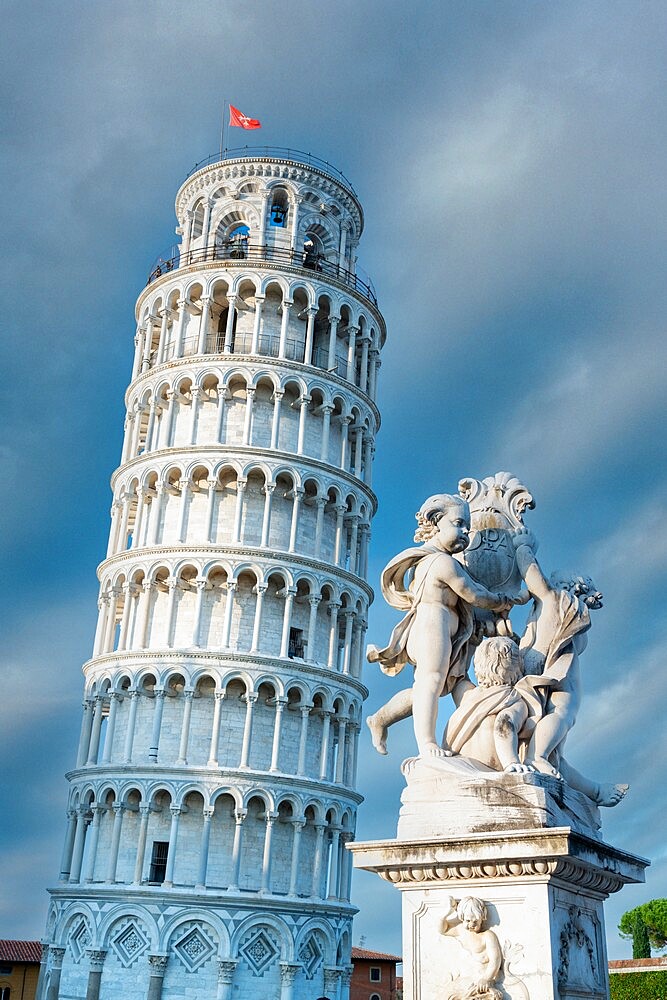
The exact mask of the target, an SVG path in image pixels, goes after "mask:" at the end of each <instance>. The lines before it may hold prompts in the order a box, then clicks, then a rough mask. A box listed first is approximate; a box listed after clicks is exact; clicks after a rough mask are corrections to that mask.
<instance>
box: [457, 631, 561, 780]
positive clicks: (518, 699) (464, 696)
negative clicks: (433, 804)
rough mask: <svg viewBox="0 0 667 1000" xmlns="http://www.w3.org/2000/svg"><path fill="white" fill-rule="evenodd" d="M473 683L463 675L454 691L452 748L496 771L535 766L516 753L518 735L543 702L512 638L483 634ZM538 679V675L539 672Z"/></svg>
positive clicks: (531, 769) (524, 768) (477, 653)
mask: <svg viewBox="0 0 667 1000" xmlns="http://www.w3.org/2000/svg"><path fill="white" fill-rule="evenodd" d="M475 675H476V677H477V684H478V685H479V686H475V685H474V684H473V683H472V681H471V680H469V679H468V678H467V677H466V678H465V679H464V680H462V681H459V683H458V684H457V686H456V689H455V690H454V692H453V695H454V699H455V700H456V701H457V708H456V711H455V712H454V713H453V714H452V716H451V718H450V719H449V722H448V723H447V728H446V729H445V743H446V744H447V746H448V747H450V749H451V750H453V751H454V753H458V754H462V755H463V756H464V757H472V758H473V759H474V760H478V761H481V762H482V763H483V764H486V765H487V767H492V768H493V769H494V770H498V771H508V772H514V773H518V774H521V773H525V772H526V771H533V770H534V768H533V767H532V766H531V765H530V764H524V763H522V761H521V759H520V756H519V738H520V736H521V735H522V731H523V728H524V726H525V724H526V722H527V720H528V719H529V717H532V716H535V715H538V717H539V715H541V710H542V703H541V700H540V698H539V696H538V695H537V694H536V693H535V691H534V690H533V689H532V685H531V681H532V680H534V678H525V677H524V669H523V659H522V656H521V651H520V650H519V647H518V646H517V644H516V642H514V640H513V639H508V638H505V637H502V638H501V637H494V638H491V639H485V640H484V641H483V642H482V643H481V645H480V646H479V647H478V648H477V649H476V651H475ZM540 680H541V678H540Z"/></svg>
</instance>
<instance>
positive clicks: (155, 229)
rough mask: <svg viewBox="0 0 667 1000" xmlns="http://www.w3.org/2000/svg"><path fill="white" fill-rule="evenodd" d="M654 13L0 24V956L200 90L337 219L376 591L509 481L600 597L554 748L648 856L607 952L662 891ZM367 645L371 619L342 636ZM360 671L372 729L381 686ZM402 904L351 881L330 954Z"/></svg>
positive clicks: (201, 118) (67, 17) (67, 697)
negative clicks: (574, 703) (369, 418)
mask: <svg viewBox="0 0 667 1000" xmlns="http://www.w3.org/2000/svg"><path fill="white" fill-rule="evenodd" d="M666 21H667V12H666V10H665V6H664V4H663V3H660V2H656V3H651V2H643V0H635V2H633V3H628V2H623V3H619V2H614V0H605V2H603V3H602V2H587V3H572V2H567V0H561V2H559V3H549V4H547V3H537V2H528V0H525V2H512V0H504V2H500V0H468V2H442V3H440V4H437V5H436V4H419V5H416V6H414V7H413V8H412V9H411V8H409V7H408V6H406V5H405V4H399V3H394V2H389V3H387V2H384V3H383V2H380V0H364V2H362V3H358V2H350V0H338V2H337V3H336V4H330V5H325V4H317V3H312V2H308V3H307V2H302V0H288V2H286V3H281V4H276V3H270V2H268V0H259V2H255V3H253V4H247V3H240V2H236V0H230V2H221V0H217V2H213V0H189V2H187V3H186V2H184V0H183V2H180V3H177V2H173V0H172V2H167V0H146V2H144V3H142V4H136V3H134V2H131V0H115V2H114V3H112V4H109V3H101V2H99V0H88V2H79V3H73V2H68V0H64V2H62V3H59V4H58V5H57V6H49V5H43V4H41V5H40V4H36V3H34V2H26V0H22V2H21V3H18V2H9V3H7V4H5V8H4V13H3V36H4V38H3V42H2V47H3V49H4V51H3V52H2V60H1V61H0V74H1V77H2V83H3V90H4V95H5V99H4V101H3V110H2V116H1V121H2V132H3V136H4V143H3V153H2V174H3V178H4V183H3V187H2V195H3V202H4V204H3V210H2V220H3V230H4V246H5V249H4V260H3V264H4V266H3V268H2V271H3V276H2V285H3V295H2V315H3V321H4V322H3V327H4V335H3V349H4V350H3V354H4V359H3V372H4V399H5V403H4V407H3V412H4V418H3V421H2V427H1V429H0V455H1V456H2V459H3V476H2V488H3V491H4V493H5V497H4V502H3V504H2V508H1V509H2V515H1V523H0V530H1V534H2V548H3V552H4V553H5V560H4V566H5V570H4V573H3V574H2V577H1V578H0V587H1V588H2V592H1V595H0V606H1V607H2V612H3V614H2V617H3V630H2V635H3V642H2V653H1V654H0V656H1V660H2V677H3V698H2V705H1V707H0V713H1V714H2V720H1V722H0V752H1V753H2V760H3V764H4V777H5V782H4V783H5V792H6V795H5V800H4V801H5V808H4V817H3V824H2V834H1V837H2V841H1V843H0V847H1V853H0V884H1V885H2V886H3V894H2V895H3V900H2V901H0V935H2V936H3V937H31V938H32V937H34V938H36V937H39V936H40V935H41V933H42V931H43V922H44V915H45V908H46V894H45V892H44V888H45V886H46V885H47V884H50V883H52V882H53V880H54V878H55V877H56V875H57V870H58V862H59V856H60V849H61V845H62V837H63V834H64V804H65V781H64V778H63V774H64V772H65V770H66V769H67V768H68V767H69V766H70V765H71V764H72V762H73V760H74V754H75V750H76V741H77V735H78V729H79V724H80V700H81V673H80V668H81V663H82V662H83V661H84V660H85V659H86V658H87V657H88V655H89V652H90V648H91V644H92V636H93V631H94V624H95V618H96V596H97V582H96V577H95V568H96V565H97V563H98V562H99V561H100V559H101V558H102V556H103V555H104V552H105V551H106V540H107V533H108V512H109V505H110V499H111V494H110V491H109V487H108V479H109V475H110V473H111V472H112V470H113V469H114V468H115V466H116V464H117V462H118V458H119V455H120V446H121V435H122V425H123V393H124V389H125V387H126V384H127V381H128V378H129V374H130V366H131V354H132V338H133V335H134V322H133V309H134V301H135V298H136V295H137V294H138V292H139V291H140V289H141V287H142V284H143V282H144V280H145V277H146V275H147V273H148V269H149V267H150V264H151V262H152V261H153V260H154V258H155V257H156V256H157V255H158V254H159V253H161V252H162V251H163V250H165V249H167V248H168V247H169V246H170V245H171V244H172V242H173V239H174V237H173V228H174V225H175V219H174V216H173V199H174V195H175V192H176V189H177V187H178V186H179V184H180V183H181V181H182V179H183V177H184V176H185V174H186V173H187V171H188V170H189V169H190V168H191V166H192V165H193V164H194V162H195V161H196V160H199V159H201V158H202V157H204V156H206V155H208V154H209V153H211V152H213V151H214V150H216V149H217V147H218V141H219V123H220V110H221V104H222V101H223V98H224V99H227V100H231V101H232V103H234V104H235V105H237V106H238V107H240V108H241V109H242V110H243V111H244V112H245V113H246V114H249V115H251V116H255V117H258V118H260V119H261V120H262V123H263V129H262V131H261V132H259V133H254V134H250V140H249V141H250V142H257V143H260V142H263V143H267V144H275V145H280V146H291V147H293V148H296V149H302V150H309V151H311V152H313V153H315V154H317V155H319V156H321V157H323V158H325V159H329V160H331V161H332V162H333V163H335V164H336V165H337V166H338V167H340V168H341V169H342V170H343V171H344V172H345V173H346V174H347V176H349V177H350V178H351V179H352V181H353V183H354V185H355V188H356V190H357V191H358V193H359V195H360V197H361V200H362V202H363V204H364V209H365V212H366V233H365V237H364V238H363V242H362V248H361V253H360V263H361V264H362V265H363V266H364V267H365V269H366V270H367V271H369V272H370V274H371V275H372V277H373V279H374V282H375V285H376V287H377V290H378V295H379V299H380V306H381V308H382V310H383V313H384V315H385V318H386V321H387V326H388V339H387V345H386V348H385V351H384V355H383V366H382V371H381V373H380V394H379V403H380V407H381V409H382V414H383V427H382V431H381V434H380V437H379V439H378V450H377V456H376V463H375V469H374V486H375V488H376V490H377V493H378V497H379V504H380V507H379V512H378V515H377V517H376V519H375V522H374V526H373V540H372V558H371V578H372V582H373V583H374V584H376V583H377V579H378V576H379V573H380V571H381V569H382V567H383V565H384V564H385V562H386V561H387V560H388V559H389V558H390V557H391V556H392V555H393V554H394V553H395V552H396V551H398V550H399V549H401V548H403V547H404V546H405V545H406V544H408V543H409V542H410V539H411V537H412V531H413V525H414V518H413V515H414V511H415V510H416V509H417V508H418V506H419V505H420V503H421V502H422V500H423V499H424V498H425V497H426V496H428V495H429V494H431V493H434V492H440V491H443V490H453V489H455V487H456V483H457V482H458V480H459V479H460V478H461V477H463V476H469V475H472V476H478V477H483V476H485V475H489V474H492V473H494V472H496V471H497V470H499V469H509V470H511V471H512V472H514V473H515V474H516V475H518V476H519V477H520V478H522V479H523V481H524V482H525V483H526V484H527V485H528V486H529V487H530V489H531V490H532V492H533V494H534V496H535V497H536V500H537V509H536V510H535V511H534V512H531V513H530V514H529V516H528V519H527V520H528V521H529V523H530V526H531V527H532V528H533V529H534V530H535V532H536V533H537V534H538V536H539V538H540V542H541V549H540V554H541V559H542V561H543V564H544V565H545V567H546V568H548V569H551V568H556V567H561V566H568V567H570V566H571V567H575V568H581V569H582V570H584V571H586V572H588V573H590V574H591V575H593V577H594V579H595V580H596V582H597V584H598V586H599V587H600V588H601V590H602V591H603V592H604V594H605V596H606V606H605V608H604V610H602V611H601V612H599V614H598V615H597V616H596V620H595V624H594V627H593V630H592V633H591V641H590V644H589V649H588V650H587V652H586V654H585V661H584V663H583V670H584V684H585V691H586V697H585V701H584V704H583V707H582V710H581V713H580V718H579V722H578V725H577V729H576V730H575V732H574V733H573V734H572V737H571V744H570V753H569V756H570V757H571V759H572V760H573V762H574V763H576V764H578V765H580V766H581V767H582V769H584V768H585V770H586V771H587V773H589V772H590V773H591V774H595V775H597V776H599V777H600V778H602V779H605V780H623V781H629V782H630V784H631V790H630V793H629V795H628V798H627V800H626V801H625V802H624V803H623V804H622V805H620V806H619V807H618V808H617V809H615V810H611V811H607V812H606V814H605V821H606V822H605V835H606V839H607V840H609V841H610V842H611V843H613V844H615V845H617V846H619V847H622V848H626V849H629V850H632V851H635V852H637V853H639V854H642V855H645V856H648V857H650V858H652V859H653V866H652V867H651V868H650V869H649V871H648V873H647V885H646V886H645V887H643V886H640V887H629V888H627V889H625V890H624V891H623V892H622V893H621V894H620V895H619V896H617V897H614V898H612V900H610V902H609V903H608V904H607V911H606V912H607V923H608V936H609V949H610V957H625V956H627V955H629V950H628V944H627V943H625V942H621V941H620V940H619V939H618V937H617V935H616V933H615V927H616V924H617V922H618V919H619V916H620V914H621V913H622V912H623V911H624V910H625V909H628V908H630V907H632V906H634V905H637V904H638V903H640V902H642V901H644V900H645V899H649V898H654V897H656V896H666V895H667V849H666V848H665V839H664V811H665V792H664V767H665V762H666V756H667V754H666V752H665V751H666V742H665V741H666V737H665V726H664V712H665V708H664V706H665V703H666V702H667V671H666V670H665V659H666V653H667V640H666V639H665V637H664V636H663V635H662V632H661V631H660V627H661V624H663V625H664V612H663V608H664V600H663V598H662V595H663V593H664V588H665V583H666V581H665V563H666V559H665V556H666V555H667V534H666V532H665V508H666V506H667V503H666V501H667V475H666V473H665V462H664V458H665V456H664V450H665V448H664V438H665V424H664V418H665V412H664V399H665V389H664V373H665V346H664V345H665V328H666V325H667V285H666V282H665V250H666V249H667V212H666V211H665V209H666V201H667V105H666V103H665V99H664V95H665V92H666V84H667V79H666V77H667V72H666V71H667V49H666V48H665V44H664V38H665V29H666V28H667V24H666ZM238 136H240V137H241V138H240V140H239V143H240V142H242V141H245V140H246V134H245V133H240V132H239V133H238ZM234 138H237V136H235V137H234ZM393 621H394V617H393V613H392V612H390V611H389V609H386V608H384V607H383V606H382V601H381V598H380V599H378V600H377V601H376V604H375V605H374V607H373V609H372V613H371V618H370V632H369V639H370V640H371V641H380V640H384V639H385V638H386V634H387V632H388V630H389V629H390V627H391V625H392V624H393ZM365 676H366V681H367V683H368V685H369V688H370V697H369V701H368V708H369V710H373V709H374V708H375V707H377V705H378V704H380V702H381V700H384V699H386V698H387V697H388V696H389V694H390V693H392V692H393V691H394V690H395V689H396V688H397V686H398V685H399V683H402V679H399V680H397V681H396V682H394V683H392V682H391V681H390V680H389V679H387V678H384V677H378V676H377V674H376V668H373V667H372V666H370V665H369V666H368V667H367V670H366V675H365ZM392 737H393V743H392V747H391V749H392V753H391V756H390V757H388V758H384V759H381V758H380V757H378V756H377V755H376V754H375V753H374V752H373V751H372V749H371V747H370V742H369V741H368V740H367V739H366V735H365V734H364V737H363V746H362V750H361V756H360V766H359V785H360V789H361V791H362V792H363V793H364V794H365V795H366V803H365V805H364V806H362V808H361V810H360V813H359V824H358V830H357V835H358V837H359V838H360V839H370V838H373V837H385V836H392V835H393V832H394V828H395V820H396V814H397V809H398V804H399V803H398V800H399V796H400V791H401V787H402V778H401V776H400V773H399V770H398V767H399V763H400V761H401V759H402V757H404V756H407V755H408V754H409V753H410V752H411V749H412V746H411V734H410V727H409V724H408V723H405V724H404V725H403V727H402V731H401V732H400V733H399V732H396V733H395V734H392ZM398 895H399V894H398V893H397V892H396V891H395V890H393V889H392V888H391V887H390V886H388V885H385V884H384V883H381V882H380V880H379V879H377V878H375V877H374V876H371V875H367V874H361V875H359V876H356V877H355V884H354V900H355V902H356V904H357V905H358V906H359V907H360V909H361V913H360V915H359V917H358V918H357V921H356V923H355V942H358V941H359V938H360V936H361V935H364V936H365V939H366V944H367V946H369V947H376V948H379V949H382V950H387V951H398V950H399V949H400V919H399V910H400V901H399V898H398Z"/></svg>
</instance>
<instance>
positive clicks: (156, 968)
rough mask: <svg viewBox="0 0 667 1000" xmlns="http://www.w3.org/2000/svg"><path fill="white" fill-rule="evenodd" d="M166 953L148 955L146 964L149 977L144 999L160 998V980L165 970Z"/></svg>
mask: <svg viewBox="0 0 667 1000" xmlns="http://www.w3.org/2000/svg"><path fill="white" fill-rule="evenodd" d="M168 961H169V956H168V955H149V956H148V966H149V969H150V979H149V980H148V993H147V994H146V1000H162V981H163V979H164V974H165V972H166V971H167V962H168Z"/></svg>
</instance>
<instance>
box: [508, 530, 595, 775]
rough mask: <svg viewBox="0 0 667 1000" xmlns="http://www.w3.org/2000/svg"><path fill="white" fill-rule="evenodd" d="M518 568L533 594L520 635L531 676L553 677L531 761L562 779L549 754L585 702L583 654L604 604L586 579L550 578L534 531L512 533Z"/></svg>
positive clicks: (526, 664) (550, 678)
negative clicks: (594, 613)
mask: <svg viewBox="0 0 667 1000" xmlns="http://www.w3.org/2000/svg"><path fill="white" fill-rule="evenodd" d="M513 541H514V547H515V549H516V559H517V565H518V567H519V572H520V573H521V576H522V577H523V579H524V580H525V582H526V586H527V587H528V590H529V591H530V594H531V596H532V598H533V608H532V610H531V613H530V615H529V617H528V622H527V625H526V631H525V633H524V635H523V637H522V639H521V643H520V645H521V650H522V652H523V657H524V668H525V671H526V673H527V674H533V675H538V676H540V677H542V678H544V679H545V680H546V679H549V680H550V681H552V682H553V683H552V685H551V689H550V693H549V699H548V703H547V706H546V711H545V715H544V718H543V719H541V720H540V722H539V723H538V724H537V726H536V727H535V732H534V734H533V738H532V740H531V742H530V746H529V748H528V760H529V762H530V763H531V764H532V765H533V766H534V767H535V768H536V769H537V770H538V771H542V772H543V773H544V774H550V775H553V776H554V777H559V773H558V769H557V768H556V767H555V766H554V765H553V764H552V763H550V761H549V758H550V757H551V755H552V754H554V752H555V751H557V750H558V748H559V747H560V745H561V743H562V742H563V741H564V740H565V737H566V736H567V734H568V733H569V731H570V729H572V726H573V725H574V723H575V721H576V718H577V712H578V710H579V705H580V704H581V671H580V669H579V656H580V655H581V653H583V651H584V650H585V648H586V646H587V644H588V636H587V635H586V633H587V632H588V630H589V628H590V627H591V616H590V609H591V608H601V607H602V594H600V593H599V592H598V591H597V590H596V589H595V585H594V584H593V581H592V580H590V579H589V578H588V577H577V576H567V575H565V574H554V575H553V576H552V577H551V580H547V578H546V577H545V575H544V573H543V572H542V570H541V568H540V565H539V563H538V562H537V559H536V557H535V550H536V548H537V544H536V541H535V538H534V536H533V534H532V532H530V531H528V530H527V529H525V528H524V529H520V530H519V531H517V532H516V534H515V535H514V539H513Z"/></svg>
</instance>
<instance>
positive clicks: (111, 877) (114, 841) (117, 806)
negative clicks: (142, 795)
mask: <svg viewBox="0 0 667 1000" xmlns="http://www.w3.org/2000/svg"><path fill="white" fill-rule="evenodd" d="M113 813H114V816H113V829H112V832H111V848H110V850H109V865H108V867H107V875H106V881H107V882H111V883H112V884H113V883H114V882H115V881H116V870H117V868H118V850H119V848H120V837H121V832H122V829H123V814H124V813H125V806H124V805H123V803H122V802H114V804H113Z"/></svg>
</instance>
